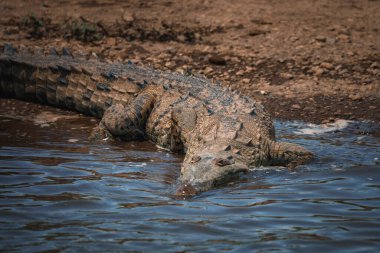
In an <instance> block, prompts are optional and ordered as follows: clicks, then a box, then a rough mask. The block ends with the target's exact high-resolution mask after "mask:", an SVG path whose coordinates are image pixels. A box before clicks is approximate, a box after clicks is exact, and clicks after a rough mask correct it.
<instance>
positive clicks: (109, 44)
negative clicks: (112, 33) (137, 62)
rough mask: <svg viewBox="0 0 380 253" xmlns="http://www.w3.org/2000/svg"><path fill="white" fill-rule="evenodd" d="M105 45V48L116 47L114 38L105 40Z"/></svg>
mask: <svg viewBox="0 0 380 253" xmlns="http://www.w3.org/2000/svg"><path fill="white" fill-rule="evenodd" d="M106 44H107V46H110V47H111V46H115V45H116V38H113V37H109V38H107V40H106Z"/></svg>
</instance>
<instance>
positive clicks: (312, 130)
mask: <svg viewBox="0 0 380 253" xmlns="http://www.w3.org/2000/svg"><path fill="white" fill-rule="evenodd" d="M351 122H353V121H352V120H344V119H338V120H336V121H335V122H332V123H326V124H321V125H318V124H311V123H310V124H307V126H308V127H306V128H302V129H299V130H297V131H294V133H295V134H308V135H314V134H323V133H328V132H333V131H337V130H341V129H344V128H346V127H347V126H348V125H349V124H350V123H351Z"/></svg>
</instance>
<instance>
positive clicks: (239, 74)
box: [236, 70, 244, 76]
mask: <svg viewBox="0 0 380 253" xmlns="http://www.w3.org/2000/svg"><path fill="white" fill-rule="evenodd" d="M236 75H237V76H242V75H244V70H239V71H238V72H236Z"/></svg>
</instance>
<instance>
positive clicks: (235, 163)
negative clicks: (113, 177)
mask: <svg viewBox="0 0 380 253" xmlns="http://www.w3.org/2000/svg"><path fill="white" fill-rule="evenodd" d="M0 81H1V85H0V94H1V95H2V96H12V97H16V98H20V99H25V100H32V101H36V102H39V103H43V104H49V105H53V106H58V107H63V108H67V109H71V110H76V111H78V112H81V113H84V114H88V115H93V116H95V117H98V118H101V119H102V121H101V123H100V125H99V127H97V128H96V129H95V130H94V132H93V135H92V136H93V138H101V137H104V136H107V135H109V136H113V137H118V138H121V139H123V140H138V139H150V140H151V141H153V142H154V143H156V144H157V145H159V146H162V147H164V148H167V149H169V150H171V151H176V152H183V153H185V158H184V161H183V164H182V166H181V176H180V178H179V186H178V188H177V192H176V194H178V195H194V194H198V193H200V192H202V191H206V190H208V189H210V188H212V187H214V186H216V185H219V184H222V183H224V182H227V181H230V180H232V179H234V178H236V177H238V176H239V174H241V173H244V172H246V171H248V168H254V167H257V166H261V165H282V166H287V167H290V168H294V167H295V166H297V165H299V164H303V163H306V162H308V161H310V160H311V159H312V157H313V154H312V153H311V152H310V151H308V150H306V149H304V148H302V147H300V146H298V145H295V144H291V143H281V142H276V141H275V133H274V126H273V121H272V119H271V117H270V116H269V115H268V113H267V112H266V111H265V110H264V108H263V107H262V106H261V105H259V104H257V103H256V102H255V101H253V100H252V99H251V98H249V97H246V96H241V95H238V94H236V93H233V92H231V91H229V90H227V89H224V88H222V87H221V86H220V85H218V84H214V83H211V82H210V81H209V80H207V79H205V78H201V77H196V76H184V75H180V74H178V73H167V72H160V71H156V70H151V69H148V68H142V67H137V66H135V65H133V64H120V63H115V64H108V63H103V62H99V61H88V60H86V59H82V58H73V57H72V56H71V55H69V54H68V52H67V50H65V51H64V53H63V55H62V56H58V55H57V54H56V51H55V50H52V54H51V55H47V56H44V55H35V54H30V53H26V52H24V53H16V51H15V49H14V48H12V47H11V46H10V45H5V46H4V53H3V54H2V55H1V56H0Z"/></svg>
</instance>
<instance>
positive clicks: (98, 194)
mask: <svg viewBox="0 0 380 253" xmlns="http://www.w3.org/2000/svg"><path fill="white" fill-rule="evenodd" d="M13 103H15V102H10V103H9V104H5V105H4V104H3V108H2V109H1V111H0V114H1V115H2V116H1V117H0V251H1V252H94V251H95V252H104V251H111V252H151V251H155V252H157V251H158V252H223V251H224V252H231V251H232V252H251V251H252V250H255V251H257V252H305V251H306V250H311V251H313V252H376V251H378V250H379V249H380V210H379V209H380V173H379V172H380V161H379V159H380V139H379V137H376V136H378V135H376V134H375V135H374V134H372V132H373V127H372V124H370V123H360V124H359V123H350V124H349V125H348V127H347V128H344V129H341V130H338V131H333V132H327V133H326V132H325V133H324V132H322V133H319V134H314V135H307V134H300V133H299V134H295V132H302V128H310V126H308V125H307V124H304V123H300V122H298V123H297V122H277V123H276V127H277V134H278V137H279V138H280V139H282V140H290V141H291V142H295V143H300V144H302V145H304V146H306V147H307V148H309V149H311V150H313V151H314V152H315V153H316V155H317V159H316V160H315V161H314V162H313V163H312V164H309V165H306V166H301V167H300V168H299V169H298V170H296V171H288V170H286V169H284V168H272V169H265V168H262V169H260V170H257V171H252V172H251V173H248V174H247V175H246V176H245V177H244V178H242V179H241V180H239V181H238V182H235V183H231V184H229V185H227V186H225V187H220V188H217V189H214V190H211V191H209V192H206V193H203V194H202V195H200V196H197V197H194V198H192V199H188V200H183V199H178V198H176V197H174V196H173V193H174V184H175V182H176V178H177V177H178V175H179V166H180V162H181V160H182V157H181V156H179V155H175V154H171V153H168V152H165V151H162V150H160V149H158V148H157V147H155V146H154V145H153V144H151V143H149V142H144V143H136V142H135V143H120V142H119V143H110V144H91V143H89V142H88V140H87V137H88V135H89V133H90V132H91V128H92V127H93V126H94V125H95V124H96V122H95V121H94V120H92V119H90V118H87V117H83V116H77V115H76V114H73V113H67V112H62V111H59V110H57V109H46V108H45V107H44V108H43V109H41V108H40V107H39V106H34V105H30V104H27V105H25V104H17V103H16V105H15V104H13ZM46 111H48V113H46ZM37 116H38V117H37ZM375 127H378V126H376V125H375Z"/></svg>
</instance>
